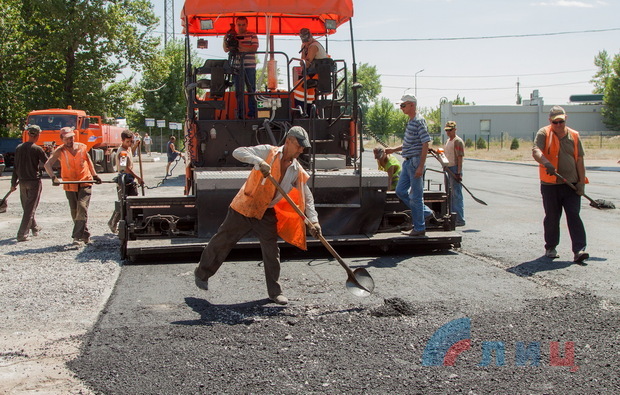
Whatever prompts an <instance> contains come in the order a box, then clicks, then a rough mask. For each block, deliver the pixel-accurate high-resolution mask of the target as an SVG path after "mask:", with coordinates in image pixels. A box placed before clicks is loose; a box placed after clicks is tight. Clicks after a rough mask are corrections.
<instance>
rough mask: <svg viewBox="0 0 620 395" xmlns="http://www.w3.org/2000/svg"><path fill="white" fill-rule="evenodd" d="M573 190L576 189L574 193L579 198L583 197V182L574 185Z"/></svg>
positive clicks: (584, 185) (584, 189)
mask: <svg viewBox="0 0 620 395" xmlns="http://www.w3.org/2000/svg"><path fill="white" fill-rule="evenodd" d="M575 188H577V190H576V191H575V192H577V195H579V196H583V194H584V193H585V192H586V184H584V183H583V182H578V183H577V184H576V185H575Z"/></svg>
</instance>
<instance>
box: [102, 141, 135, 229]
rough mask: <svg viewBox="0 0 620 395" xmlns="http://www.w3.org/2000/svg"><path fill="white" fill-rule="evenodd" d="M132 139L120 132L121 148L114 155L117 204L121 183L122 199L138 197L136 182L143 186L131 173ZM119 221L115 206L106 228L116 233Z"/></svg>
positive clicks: (117, 208)
mask: <svg viewBox="0 0 620 395" xmlns="http://www.w3.org/2000/svg"><path fill="white" fill-rule="evenodd" d="M134 138H135V137H134V134H133V133H131V132H130V131H129V130H126V129H125V130H123V131H122V132H121V146H120V148H119V149H118V152H117V153H116V170H117V171H118V179H117V182H118V186H117V192H118V193H119V202H120V197H121V196H120V194H121V193H123V187H122V182H123V181H124V182H125V188H124V196H123V197H126V196H138V186H137V184H136V181H137V183H138V184H140V185H144V180H143V179H142V178H140V176H138V175H137V174H136V173H135V172H134V171H133V159H132V156H133V155H132V152H131V150H132V147H133V145H134ZM120 219H121V213H120V207H119V205H115V208H114V213H112V217H111V218H110V220H109V221H108V227H109V228H110V230H111V231H112V233H116V232H117V227H118V221H120Z"/></svg>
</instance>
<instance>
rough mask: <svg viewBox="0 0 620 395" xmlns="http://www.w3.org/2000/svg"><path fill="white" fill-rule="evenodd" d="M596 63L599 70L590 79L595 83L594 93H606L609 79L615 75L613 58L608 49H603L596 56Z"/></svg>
mask: <svg viewBox="0 0 620 395" xmlns="http://www.w3.org/2000/svg"><path fill="white" fill-rule="evenodd" d="M594 65H595V66H596V67H598V68H599V70H598V71H597V72H596V74H594V77H593V78H592V79H591V80H590V82H591V83H593V84H594V89H593V90H592V93H598V94H601V93H602V94H605V90H606V88H607V83H608V81H609V80H610V79H611V78H612V76H613V70H612V67H611V65H612V59H611V58H610V57H609V54H608V53H607V51H605V50H603V51H600V52H599V53H598V55H596V56H595V57H594Z"/></svg>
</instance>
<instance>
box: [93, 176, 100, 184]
mask: <svg viewBox="0 0 620 395" xmlns="http://www.w3.org/2000/svg"><path fill="white" fill-rule="evenodd" d="M93 180H95V184H101V178H100V177H99V176H98V175H96V174H95V175H94V176H93Z"/></svg>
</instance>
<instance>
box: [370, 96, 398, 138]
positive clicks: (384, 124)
mask: <svg viewBox="0 0 620 395" xmlns="http://www.w3.org/2000/svg"><path fill="white" fill-rule="evenodd" d="M406 124H407V116H406V115H405V114H403V112H402V111H400V110H398V109H396V108H395V107H394V104H392V102H391V101H390V99H388V98H385V97H382V98H381V99H379V100H377V101H376V102H375V103H374V105H373V106H372V107H370V108H369V109H368V111H367V112H366V125H368V128H369V129H370V130H371V131H372V132H373V133H374V134H376V135H377V136H379V137H380V138H383V139H385V138H387V137H389V136H399V137H402V136H403V134H404V130H405V126H406Z"/></svg>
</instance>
